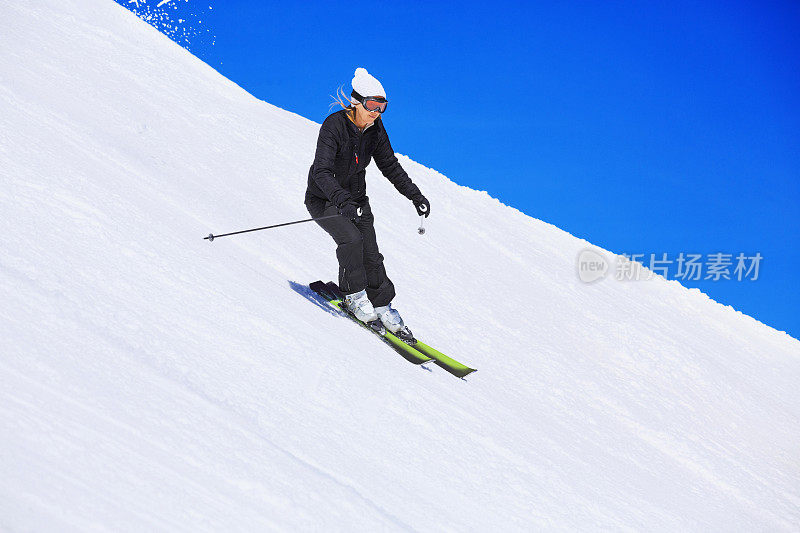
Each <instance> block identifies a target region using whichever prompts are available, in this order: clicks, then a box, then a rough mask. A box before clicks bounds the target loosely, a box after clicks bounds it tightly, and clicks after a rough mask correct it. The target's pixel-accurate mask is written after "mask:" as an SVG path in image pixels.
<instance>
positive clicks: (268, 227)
mask: <svg viewBox="0 0 800 533" xmlns="http://www.w3.org/2000/svg"><path fill="white" fill-rule="evenodd" d="M360 211H361V208H359V214H360ZM340 216H342V215H340V214H338V213H337V214H335V215H325V216H324V217H317V218H306V219H304V220H295V221H294V222H284V223H283V224H273V225H272V226H264V227H263V228H253V229H245V230H242V231H234V232H232V233H223V234H222V235H214V234H213V233H209V234H208V237H203V239H207V240H208V242H211V241H213V240H214V239H218V238H220V237H227V236H228V235H238V234H240V233H249V232H251V231H261V230H262V229H271V228H279V227H281V226H291V225H292V224H300V223H302V222H311V221H312V220H325V219H326V218H333V217H340Z"/></svg>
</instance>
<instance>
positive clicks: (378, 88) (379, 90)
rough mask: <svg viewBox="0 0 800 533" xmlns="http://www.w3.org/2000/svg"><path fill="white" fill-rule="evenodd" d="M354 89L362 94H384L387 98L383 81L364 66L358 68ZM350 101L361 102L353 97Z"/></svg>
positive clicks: (354, 79)
mask: <svg viewBox="0 0 800 533" xmlns="http://www.w3.org/2000/svg"><path fill="white" fill-rule="evenodd" d="M353 90H354V91H355V92H357V93H358V94H360V95H361V96H383V97H384V98H386V91H384V90H383V85H381V82H379V81H378V80H377V79H376V78H375V76H373V75H372V74H370V73H369V72H367V69H365V68H363V67H358V68H357V69H356V75H355V76H354V77H353ZM350 101H351V102H352V103H354V104H357V103H359V102H358V101H357V100H356V99H355V98H353V97H351V98H350Z"/></svg>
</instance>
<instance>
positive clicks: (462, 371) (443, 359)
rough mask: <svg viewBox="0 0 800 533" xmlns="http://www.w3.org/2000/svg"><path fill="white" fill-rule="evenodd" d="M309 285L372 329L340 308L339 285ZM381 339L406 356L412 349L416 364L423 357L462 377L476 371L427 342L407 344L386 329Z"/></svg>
mask: <svg viewBox="0 0 800 533" xmlns="http://www.w3.org/2000/svg"><path fill="white" fill-rule="evenodd" d="M310 287H311V289H312V290H314V292H316V293H317V294H319V295H320V296H322V297H323V298H325V299H327V300H328V302H329V303H330V304H331V305H333V306H334V307H336V308H337V309H339V310H340V311H342V312H343V313H345V315H347V317H348V318H350V319H351V320H353V321H355V322H357V323H358V324H359V325H361V326H363V327H365V328H367V329H369V330H370V331H373V330H372V329H371V328H369V327H368V326H367V325H365V324H363V323H362V322H360V321H359V320H357V319H356V318H355V317H354V316H352V315H351V314H349V313H347V312H346V311H345V310H344V309H342V307H343V306H340V304H341V301H342V298H343V295H342V292H341V291H340V290H339V287H338V286H337V285H336V283H334V282H332V281H329V282H328V283H327V284H325V283H322V282H321V281H315V282H314V283H312V284H311V285H310ZM373 333H375V334H376V335H379V334H378V333H377V332H375V331H373ZM379 336H380V335H379ZM383 339H384V341H385V342H387V343H390V344H391V345H392V347H393V348H395V350H397V351H398V353H400V354H401V355H403V356H404V357H406V353H407V352H406V350H407V349H408V348H410V349H411V350H413V357H414V360H412V359H409V360H410V361H412V362H415V363H417V364H419V363H418V362H417V360H419V359H420V358H424V360H422V361H420V362H428V361H431V360H433V362H434V363H435V364H436V365H437V366H440V367H441V368H443V369H445V370H447V371H448V372H449V373H451V374H453V375H454V376H456V377H459V378H464V376H467V375H468V374H471V373H472V372H475V371H476V370H475V369H474V368H470V367H468V366H466V365H464V364H462V363H459V362H458V361H456V360H455V359H453V358H452V357H448V356H447V355H445V354H443V353H442V352H440V351H439V350H437V349H436V348H432V347H431V346H428V345H427V344H425V343H424V342H422V341H420V340H415V341H414V342H413V343H408V344H407V343H405V342H403V341H402V340H400V339H398V338H397V337H396V336H394V335H392V334H391V333H390V332H388V331H387V332H386V336H385V337H383ZM406 359H408V357H406Z"/></svg>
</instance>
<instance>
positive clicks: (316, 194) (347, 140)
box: [305, 109, 422, 208]
mask: <svg viewBox="0 0 800 533" xmlns="http://www.w3.org/2000/svg"><path fill="white" fill-rule="evenodd" d="M348 112H349V109H342V110H341V111H337V112H335V113H332V114H330V115H328V118H326V119H325V121H324V122H323V123H322V127H321V128H320V130H319V138H318V139H317V151H316V154H315V155H314V163H313V164H312V165H311V168H310V169H309V171H308V188H307V189H306V197H305V203H306V205H307V206H314V207H317V208H319V207H320V206H321V205H323V204H324V203H325V202H326V201H330V202H332V203H333V204H334V205H337V206H338V205H341V204H342V203H343V202H345V201H347V200H351V199H352V200H355V201H356V202H358V203H363V202H365V201H366V200H367V184H366V180H365V179H364V177H365V175H366V170H365V169H366V168H367V165H369V162H370V160H371V159H372V158H374V159H375V163H376V164H377V165H378V168H379V169H380V171H381V172H382V173H383V175H384V176H386V179H388V180H389V181H390V182H391V183H392V185H394V186H395V188H396V189H397V190H398V191H400V194H402V195H403V196H405V197H406V198H408V199H409V200H413V199H414V198H415V197H417V196H421V194H422V193H420V191H419V188H418V187H417V186H416V185H414V183H413V182H412V181H411V178H409V177H408V174H406V171H405V170H403V167H401V166H400V162H399V161H397V157H395V155H394V150H392V145H391V144H390V143H389V136H388V135H387V134H386V129H385V128H384V127H383V121H382V120H381V118H380V117H378V118H377V119H376V120H375V122H373V123H372V125H371V126H367V127H366V128H365V129H364V131H363V132H362V131H361V130H360V129H359V128H358V126H356V125H355V124H354V123H353V121H352V120H350V119H349V118H348V116H347V113H348Z"/></svg>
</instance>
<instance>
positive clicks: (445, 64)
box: [117, 0, 800, 337]
mask: <svg viewBox="0 0 800 533" xmlns="http://www.w3.org/2000/svg"><path fill="white" fill-rule="evenodd" d="M117 1H118V3H120V4H123V5H126V6H127V7H129V8H130V9H133V10H135V11H138V12H139V13H140V14H144V15H147V14H148V13H149V15H150V17H151V18H154V17H160V19H159V20H158V22H155V19H154V22H155V25H156V26H157V27H160V28H161V29H162V31H165V33H168V34H170V35H171V36H172V37H173V38H174V39H175V40H176V41H178V42H180V43H181V44H183V45H184V46H186V47H187V48H189V49H190V50H191V51H192V52H193V53H194V54H195V55H197V56H198V57H200V58H201V59H203V60H204V61H206V62H207V63H208V64H210V65H211V66H212V67H214V68H215V69H217V70H218V71H219V72H220V73H222V74H223V75H225V76H226V77H228V78H230V79H232V80H233V81H235V82H236V83H237V84H239V85H240V86H242V87H244V88H245V89H246V90H247V91H249V92H250V93H252V94H253V95H255V96H256V97H258V98H260V99H262V100H266V101H268V102H270V103H272V104H275V105H277V106H279V107H282V108H284V109H288V110H290V111H293V112H295V113H298V114H300V115H302V116H305V117H307V118H309V119H312V120H315V121H317V122H321V121H322V120H323V119H324V118H325V116H327V114H328V104H329V102H330V97H329V95H330V94H333V92H334V91H335V90H336V88H337V86H339V85H343V84H344V85H345V86H346V88H347V90H348V91H349V82H350V80H351V78H352V76H353V71H354V70H355V68H356V67H358V66H363V67H365V68H367V69H368V70H369V71H370V73H372V74H374V75H375V76H377V77H378V78H379V79H380V80H381V82H382V83H383V85H384V87H385V88H386V91H387V96H388V98H389V100H390V104H389V108H388V110H387V113H386V115H385V117H384V121H385V124H386V127H387V130H388V131H389V134H390V137H391V139H392V145H393V146H394V148H395V150H396V151H398V152H400V153H403V154H407V155H409V156H410V157H411V158H413V159H415V160H416V161H419V162H420V163H422V164H424V165H426V166H430V167H433V168H435V169H437V170H439V171H440V172H442V173H444V174H445V175H447V176H448V177H449V178H451V179H453V180H454V181H456V182H457V183H460V184H462V185H467V186H469V187H472V188H475V189H481V190H487V191H489V193H490V194H492V195H493V196H495V197H497V198H499V199H500V200H501V201H503V202H504V203H506V204H509V205H512V206H514V207H516V208H518V209H520V210H522V211H524V212H525V213H527V214H529V215H531V216H533V217H536V218H539V219H542V220H545V221H547V222H550V223H552V224H555V225H556V226H559V227H561V228H563V229H565V230H566V231H569V232H570V233H572V234H574V235H576V236H579V237H582V238H585V239H587V240H588V241H590V242H592V243H593V244H596V245H599V246H602V247H603V248H607V249H609V250H611V251H613V252H615V253H643V254H650V253H656V254H658V255H659V256H660V255H661V254H662V253H667V254H668V259H675V258H677V256H678V254H679V253H680V252H684V253H687V254H688V253H696V254H703V255H704V256H707V255H708V254H714V253H717V252H723V253H728V254H733V255H734V256H735V255H737V254H739V253H744V254H745V255H747V256H753V255H755V254H756V253H760V254H761V255H762V256H763V260H762V262H761V267H760V273H759V279H758V280H756V281H749V280H748V281H734V280H730V281H725V280H722V281H717V282H712V281H700V282H693V281H684V282H683V283H684V285H686V286H689V287H698V288H700V289H701V290H702V291H704V292H706V293H707V294H709V295H710V296H711V297H712V298H714V299H715V300H717V301H719V302H722V303H725V304H728V305H732V306H733V307H735V308H736V309H737V310H740V311H742V312H744V313H747V314H749V315H752V316H754V317H756V318H757V319H759V320H761V321H763V322H765V323H767V324H769V325H771V326H773V327H775V328H777V329H780V330H785V331H788V332H789V333H790V334H792V335H793V336H795V337H800V283H798V282H797V279H796V276H797V273H798V269H799V268H800V250H798V244H797V243H798V242H800V60H798V58H799V57H800V3H797V2H789V1H787V2H768V1H758V2H755V1H753V2H737V1H735V0H733V1H727V2H702V1H701V2H697V1H694V2H684V1H681V0H678V1H672V2H613V1H612V2H567V3H553V2H541V3H537V2H503V1H498V2H470V1H461V2H421V1H420V2H387V3H384V2H371V3H364V4H359V3H357V2H356V3H346V2H345V3H342V2H326V3H322V2H302V3H293V2H280V3H279V2H269V1H253V0H225V1H224V2H217V1H213V0H206V1H204V2H198V1H195V0H173V1H172V3H171V4H168V5H166V6H163V7H161V8H156V7H155V6H156V4H157V3H158V2H157V1H156V0H149V1H142V0H140V1H139V7H138V8H137V7H136V6H135V5H134V4H129V3H128V2H127V0H117ZM553 4H557V5H553ZM178 19H182V20H183V22H180V23H179V22H177V21H178ZM310 157H312V156H311V155H310ZM297 179H299V180H304V179H305V176H298V177H297ZM423 192H424V191H423ZM430 200H431V204H432V213H433V214H432V216H435V209H436V207H435V206H436V199H435V198H430ZM266 222H268V221H265V223H266ZM673 268H674V266H673ZM671 272H672V271H671ZM671 277H672V275H671ZM520 283H525V280H520Z"/></svg>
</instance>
